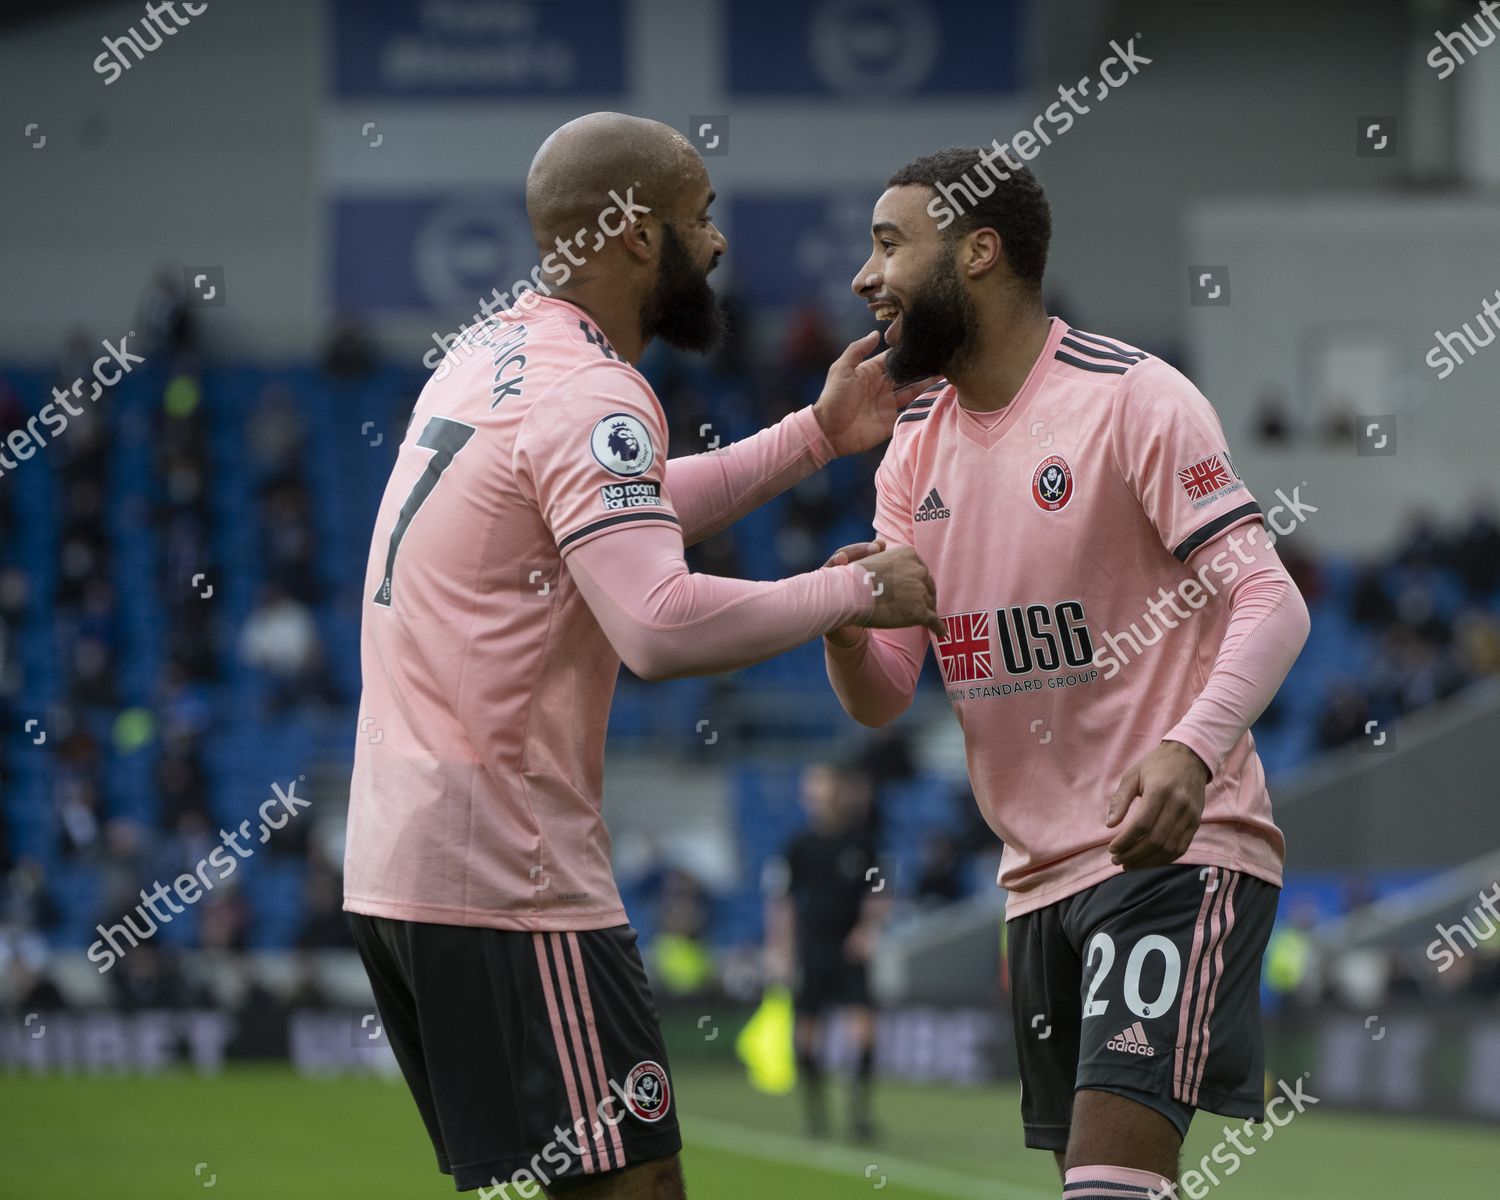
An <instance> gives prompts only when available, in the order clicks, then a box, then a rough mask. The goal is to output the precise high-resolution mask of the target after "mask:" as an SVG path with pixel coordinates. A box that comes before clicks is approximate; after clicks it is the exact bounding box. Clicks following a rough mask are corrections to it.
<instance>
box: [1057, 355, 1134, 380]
mask: <svg viewBox="0 0 1500 1200" xmlns="http://www.w3.org/2000/svg"><path fill="white" fill-rule="evenodd" d="M1055 357H1056V358H1057V359H1058V360H1059V361H1060V362H1065V363H1067V364H1068V365H1069V366H1070V367H1079V368H1081V369H1082V370H1085V371H1100V372H1102V373H1103V374H1105V375H1123V374H1125V372H1126V371H1128V370H1130V368H1129V367H1114V366H1110V365H1109V364H1108V363H1100V362H1084V361H1083V359H1081V358H1074V357H1073V356H1072V355H1071V354H1064V353H1063V352H1062V351H1061V350H1059V351H1058V352H1057V354H1056V355H1055Z"/></svg>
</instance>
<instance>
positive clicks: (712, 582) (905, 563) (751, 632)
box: [515, 362, 937, 679]
mask: <svg viewBox="0 0 1500 1200" xmlns="http://www.w3.org/2000/svg"><path fill="white" fill-rule="evenodd" d="M665 445H666V422H665V419H664V418H663V416H662V413H661V408H660V406H659V405H658V404H657V403H656V400H655V397H654V396H653V395H652V394H651V392H650V389H649V388H648V387H647V386H646V384H645V382H644V380H642V379H641V378H640V377H639V375H637V374H636V373H635V372H634V371H633V370H630V369H629V368H626V367H623V366H621V365H619V364H616V363H612V362H601V363H595V364H592V365H591V366H590V367H588V368H584V369H580V370H578V371H575V372H573V373H572V374H570V375H569V376H568V377H567V378H566V379H565V381H564V382H563V383H561V384H559V386H558V395H557V403H555V404H552V405H538V406H536V407H534V408H533V410H532V412H531V414H530V415H529V416H528V417H527V420H526V424H525V425H523V427H522V429H521V431H520V434H519V436H518V438H517V446H516V458H515V467H516V479H517V482H518V483H519V484H520V486H521V487H522V489H523V491H525V492H527V493H528V494H529V495H530V497H531V498H532V500H533V502H534V503H535V504H536V506H537V510H538V512H539V514H540V516H541V518H542V520H543V522H544V523H545V524H546V526H547V528H548V530H549V531H550V532H551V534H552V536H553V537H554V538H555V539H556V541H557V547H558V552H559V554H560V555H561V556H562V558H563V561H564V563H565V564H566V565H567V568H568V572H569V574H570V576H571V577H572V579H573V581H574V583H576V585H577V587H578V589H579V591H580V592H581V593H582V595H583V598H584V600H585V601H586V602H587V603H588V605H589V608H590V609H591V610H592V611H593V613H594V616H595V618H596V619H597V620H598V622H599V624H600V627H601V628H602V629H603V630H604V632H605V635H606V636H607V637H608V638H609V640H610V642H611V644H612V645H613V646H614V648H615V650H616V651H617V652H618V653H619V655H620V658H621V659H622V660H623V661H624V662H625V663H626V664H627V665H628V666H629V667H630V668H631V670H633V671H635V672H636V673H637V674H638V675H641V676H642V677H643V678H647V679H666V678H673V677H676V676H681V675H695V674H707V673H709V672H713V671H727V670H733V669H735V668H737V667H743V666H747V665H748V664H750V663H754V662H760V661H761V660H763V659H766V658H770V657H772V656H773V655H776V654H780V653H781V652H783V651H785V650H788V649H790V648H791V647H793V646H796V645H800V644H801V643H802V642H805V641H807V640H809V639H810V638H814V637H817V636H818V635H819V634H820V633H823V632H824V631H826V630H828V629H832V628H834V627H835V626H838V625H842V624H845V623H848V622H854V623H856V624H865V625H876V626H891V625H906V624H909V623H911V622H913V621H918V622H926V623H928V624H930V625H933V626H935V625H936V624H937V618H936V616H935V614H934V613H933V612H932V607H931V605H932V599H933V594H932V583H931V580H930V579H929V578H928V576H927V570H926V568H925V567H924V566H922V563H921V560H920V559H918V558H917V556H916V554H915V552H914V551H911V550H909V549H896V550H891V551H887V552H885V554H883V555H876V556H874V557H872V558H871V559H870V560H869V561H868V562H866V563H863V564H860V565H858V566H855V565H848V566H843V567H838V568H835V569H832V570H818V571H810V572H807V573H806V574H804V575H798V576H794V577H792V578H790V579H783V580H778V581H776V582H773V583H762V582H755V581H749V580H740V579H725V578H721V577H718V576H713V575H697V574H693V573H692V572H690V571H689V570H688V568H687V563H686V562H684V561H683V542H682V533H681V529H680V525H679V521H680V518H679V517H678V515H677V513H676V512H675V511H674V509H673V505H672V502H671V498H670V496H669V495H668V494H667V493H666V492H665V491H664V489H663V488H662V486H661V484H662V481H663V475H664V464H663V458H662V456H661V455H660V454H658V452H657V447H659V446H660V447H665Z"/></svg>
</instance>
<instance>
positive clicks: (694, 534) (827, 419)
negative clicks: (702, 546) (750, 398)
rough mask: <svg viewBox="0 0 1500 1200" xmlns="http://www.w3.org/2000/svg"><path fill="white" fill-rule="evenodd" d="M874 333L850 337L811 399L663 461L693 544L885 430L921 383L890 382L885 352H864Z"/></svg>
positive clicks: (881, 437) (865, 446)
mask: <svg viewBox="0 0 1500 1200" xmlns="http://www.w3.org/2000/svg"><path fill="white" fill-rule="evenodd" d="M878 336H879V335H878V332H871V333H869V334H866V335H865V336H864V337H862V338H860V339H859V340H858V341H857V342H853V343H851V344H850V345H849V346H848V347H847V348H846V349H845V350H844V352H843V353H842V354H841V355H839V357H838V359H837V360H835V362H834V364H833V366H832V367H830V368H829V370H828V378H827V380H826V382H825V383H824V385H823V392H822V394H821V395H820V396H819V397H818V401H817V403H816V404H813V405H811V406H809V407H807V408H803V409H799V410H798V411H797V412H794V413H792V414H791V416H789V417H786V418H784V419H783V420H781V421H778V422H777V423H776V424H775V425H772V426H770V427H768V428H766V429H762V430H761V431H760V432H759V433H757V434H754V435H753V436H751V437H748V438H743V439H742V440H740V441H738V442H735V443H734V444H733V445H731V446H726V447H724V448H723V449H720V450H710V451H706V452H704V453H702V454H689V455H685V456H683V457H680V458H674V459H671V460H670V461H669V462H668V464H667V487H668V489H669V490H670V492H671V495H672V503H673V505H674V506H675V507H676V510H677V515H678V517H679V518H680V519H681V521H682V540H683V542H684V544H686V545H689V546H691V545H693V544H694V543H695V542H700V541H702V540H703V539H704V538H706V537H710V536H712V535H713V534H715V533H718V532H719V531H720V530H721V529H724V528H726V527H728V526H729V525H732V524H733V523H734V522H735V521H737V520H739V519H740V518H741V517H742V516H744V515H745V514H746V513H747V512H750V511H751V510H752V509H755V508H759V507H760V506H761V505H762V504H764V503H765V502H766V501H767V500H770V499H771V498H772V497H774V496H779V495H780V494H781V493H782V492H784V491H786V490H787V489H788V488H790V487H794V486H796V485H797V484H798V483H800V482H801V481H802V480H804V479H806V478H807V477H808V476H809V475H811V474H812V473H813V472H814V471H816V470H818V469H819V468H821V467H822V466H824V465H825V464H826V463H828V461H829V460H830V459H833V458H838V457H840V456H841V455H845V454H860V453H863V452H864V451H866V450H869V449H871V448H873V447H875V446H878V445H879V444H880V443H881V442H883V441H885V439H886V438H888V437H889V436H890V434H891V427H892V426H893V425H894V424H895V420H896V414H897V412H898V411H899V409H900V407H901V406H902V405H903V404H905V403H907V402H908V401H910V400H911V399H912V397H914V396H915V395H917V394H918V392H920V391H921V390H922V388H923V387H925V386H926V382H925V381H924V382H920V383H914V384H909V385H907V386H906V387H901V388H892V387H891V384H890V380H889V378H888V377H887V376H886V374H885V355H884V354H880V355H877V356H876V357H874V358H870V359H866V357H865V356H866V355H868V354H869V353H870V351H871V350H873V349H874V348H875V345H876V340H877V338H878Z"/></svg>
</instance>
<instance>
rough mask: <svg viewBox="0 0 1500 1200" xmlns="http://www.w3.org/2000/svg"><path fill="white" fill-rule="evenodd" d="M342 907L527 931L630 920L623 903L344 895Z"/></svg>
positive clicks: (397, 916) (578, 929)
mask: <svg viewBox="0 0 1500 1200" xmlns="http://www.w3.org/2000/svg"><path fill="white" fill-rule="evenodd" d="M344 911H345V912H351V913H359V914H361V915H362V916H366V917H385V918H387V919H389V920H392V921H416V922H420V923H421V924H424V925H465V926H470V927H477V928H482V929H514V930H523V931H525V932H528V933H553V932H570V931H576V932H582V931H583V930H587V929H610V928H613V927H614V926H616V925H628V924H629V923H630V921H629V918H628V917H627V916H626V913H625V908H624V906H623V905H616V906H615V907H613V908H608V909H590V910H589V911H587V912H523V913H517V912H487V911H475V910H474V909H467V908H451V907H449V906H447V905H442V904H415V903H411V902H409V901H390V900H372V899H370V898H368V897H365V896H345V897H344Z"/></svg>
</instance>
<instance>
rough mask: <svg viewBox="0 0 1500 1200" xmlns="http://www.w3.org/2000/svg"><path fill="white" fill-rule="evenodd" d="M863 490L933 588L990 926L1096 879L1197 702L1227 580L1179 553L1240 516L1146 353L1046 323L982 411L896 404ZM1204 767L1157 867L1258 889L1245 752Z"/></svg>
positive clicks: (1193, 421)
mask: <svg viewBox="0 0 1500 1200" xmlns="http://www.w3.org/2000/svg"><path fill="white" fill-rule="evenodd" d="M876 485H877V493H878V503H877V510H876V519H875V529H876V532H877V534H878V535H879V536H880V537H882V538H885V539H886V540H887V541H888V542H892V543H900V544H903V545H910V546H914V547H915V548H916V549H917V551H918V553H919V554H921V556H922V558H923V560H924V561H925V562H926V563H927V565H928V567H929V569H930V570H931V572H932V576H933V579H934V581H935V582H936V584H937V596H938V611H939V612H940V613H941V614H942V615H943V618H944V622H945V625H946V627H947V633H946V636H945V637H943V638H942V639H941V640H939V639H936V638H933V639H931V641H932V643H933V646H934V649H935V651H936V653H937V656H938V659H939V663H940V665H941V668H942V673H943V681H944V685H945V687H946V689H947V693H948V698H949V700H950V702H951V703H952V705H953V709H954V712H955V713H956V714H957V717H958V721H959V724H960V725H961V726H962V728H963V731H964V743H965V747H966V753H967V757H968V766H969V776H970V779H971V781H972V784H973V787H974V792H975V795H976V797H977V798H978V801H979V804H980V807H981V809H982V810H983V812H984V815H985V817H986V819H987V820H988V821H989V823H990V825H991V827H992V828H993V829H994V830H995V832H996V833H997V834H999V835H1000V837H1001V838H1002V839H1003V840H1004V842H1005V853H1004V857H1003V859H1002V861H1001V869H1000V884H1001V886H1003V887H1005V888H1007V889H1008V890H1009V893H1010V895H1009V898H1008V901H1007V906H1006V915H1007V917H1015V916H1019V915H1021V914H1022V913H1026V912H1030V911H1032V910H1033V909H1036V908H1040V907H1043V906H1044V905H1047V904H1050V903H1052V902H1053V901H1055V900H1058V899H1061V898H1063V897H1065V896H1068V895H1071V894H1073V893H1075V892H1078V891H1081V890H1083V889H1084V888H1087V887H1090V886H1091V885H1093V884H1095V883H1098V882H1099V881H1100V880H1101V879H1104V878H1106V877H1108V876H1110V875H1113V874H1116V873H1117V872H1118V871H1119V870H1120V868H1118V867H1116V866H1115V865H1114V864H1113V863H1112V862H1111V861H1110V855H1109V849H1108V847H1109V843H1110V841H1112V840H1113V838H1114V837H1115V836H1116V834H1117V833H1118V832H1119V828H1120V827H1116V828H1115V829H1110V828H1108V827H1107V826H1106V825H1105V824H1104V819H1105V814H1106V811H1107V809H1108V804H1109V798H1110V795H1111V793H1112V792H1113V791H1114V789H1115V787H1116V786H1117V785H1118V784H1119V782H1120V779H1121V777H1122V776H1123V775H1124V773H1125V772H1126V770H1128V769H1129V768H1130V767H1131V766H1132V765H1133V764H1134V763H1136V762H1137V761H1138V760H1139V759H1141V758H1142V757H1144V756H1145V755H1146V754H1147V753H1148V752H1150V751H1151V750H1152V749H1153V748H1154V747H1155V746H1156V745H1157V744H1158V743H1159V742H1160V741H1161V739H1162V737H1163V736H1164V735H1165V734H1166V733H1167V732H1168V731H1169V730H1170V729H1172V727H1173V726H1174V725H1175V724H1176V723H1177V722H1178V720H1179V719H1180V718H1181V717H1182V716H1183V714H1184V713H1185V712H1186V711H1187V709H1188V707H1189V706H1190V705H1191V704H1192V702H1193V700H1194V698H1195V697H1196V696H1197V695H1198V693H1199V692H1201V691H1202V690H1203V686H1204V682H1205V681H1206V679H1207V677H1208V673H1209V670H1210V669H1211V667H1212V666H1213V662H1214V658H1215V655H1216V653H1217V651H1218V648H1219V644H1220V642H1221V641H1222V639H1223V635H1224V629H1225V625H1226V622H1227V609H1228V605H1227V603H1226V602H1225V593H1226V592H1227V590H1228V585H1229V584H1230V583H1232V582H1233V578H1234V576H1235V574H1236V573H1237V571H1238V570H1240V569H1243V568H1241V567H1239V565H1238V564H1237V563H1236V562H1235V559H1234V556H1233V555H1230V554H1228V552H1224V553H1217V554H1215V555H1212V556H1202V555H1199V556H1196V557H1195V553H1194V552H1195V551H1196V550H1198V549H1199V548H1200V547H1202V546H1203V545H1205V544H1206V543H1208V542H1209V541H1210V540H1212V539H1214V538H1217V537H1219V536H1220V535H1222V534H1224V533H1225V532H1226V531H1228V530H1231V529H1233V528H1234V527H1235V526H1237V525H1241V524H1244V523H1246V522H1252V521H1258V520H1259V519H1260V508H1259V506H1258V505H1257V504H1256V502H1255V500H1254V498H1253V497H1252V496H1251V495H1250V493H1249V491H1248V490H1247V489H1246V487H1245V484H1244V481H1243V480H1241V479H1240V477H1239V476H1238V474H1237V473H1236V472H1235V469H1234V464H1233V462H1231V461H1230V457H1229V451H1228V449H1227V447H1226V444H1225V438H1224V432H1223V429H1222V428H1221V427H1220V425H1219V421H1218V418H1217V416H1216V415H1215V414H1214V411H1213V408H1212V407H1211V406H1210V405H1209V403H1208V401H1207V400H1205V399H1204V398H1203V396H1202V395H1201V394H1200V393H1199V392H1198V390H1197V389H1196V388H1194V387H1193V385H1192V384H1191V383H1190V382H1188V380H1187V379H1186V378H1184V377H1183V376H1182V375H1181V374H1180V373H1179V372H1177V371H1176V370H1174V369H1173V368H1172V367H1170V366H1168V365H1167V364H1166V363H1164V362H1162V361H1161V360H1160V359H1157V358H1153V357H1152V356H1150V355H1148V354H1146V353H1145V352H1144V351H1141V350H1138V349H1136V348H1135V347H1132V346H1129V345H1126V344H1124V343H1121V342H1119V341H1118V340H1115V339H1105V338H1101V337H1097V336H1095V335H1093V334H1087V333H1082V332H1078V331H1075V330H1072V329H1070V328H1069V327H1068V326H1067V325H1066V324H1065V323H1064V322H1063V321H1061V320H1059V319H1057V318H1054V319H1053V321H1052V328H1051V332H1050V334H1049V336H1048V338H1047V343H1046V345H1045V347H1044V348H1043V350H1042V353H1041V355H1040V357H1039V358H1038V359H1037V362H1036V363H1035V365H1034V366H1033V367H1032V369H1031V373H1030V375H1029V376H1028V377H1027V379H1026V382H1025V384H1024V385H1023V386H1022V388H1021V390H1020V392H1019V393H1018V394H1017V395H1016V397H1015V398H1014V399H1013V400H1012V401H1011V403H1010V404H1009V405H1007V406H1006V407H1005V408H1004V409H1003V410H1001V411H1000V412H999V413H998V414H974V413H970V412H967V411H966V410H965V409H963V408H962V407H961V406H960V405H959V403H958V395H957V391H956V389H955V388H953V387H952V386H943V387H942V388H941V389H939V390H936V391H933V392H930V393H928V394H927V395H925V396H923V397H920V398H919V399H917V400H916V401H914V402H913V403H912V404H911V405H910V406H908V407H907V409H906V410H904V411H903V413H902V415H901V416H900V417H899V418H898V419H897V423H896V430H895V434H894V436H893V438H892V440H891V444H890V446H889V448H888V449H887V451H886V455H885V459H884V461H883V462H882V464H881V467H880V470H879V472H878V474H877V476H876ZM1204 557H1209V558H1211V559H1212V561H1211V562H1207V563H1205V562H1202V561H1199V560H1200V559H1201V558H1204ZM1209 765H1210V767H1216V768H1217V769H1216V771H1215V774H1214V776H1213V778H1212V779H1211V780H1210V782H1209V784H1208V793H1207V801H1206V804H1205V807H1204V812H1203V822H1202V826H1201V828H1200V829H1199V831H1198V834H1197V836H1196V838H1195V839H1194V841H1193V844H1192V847H1191V848H1190V849H1189V851H1188V852H1187V854H1186V855H1184V856H1183V857H1182V859H1180V860H1179V861H1181V862H1185V863H1194V864H1204V865H1217V866H1223V867H1228V868H1232V869H1234V870H1240V871H1246V872H1248V873H1250V874H1252V875H1255V876H1257V877H1259V878H1261V879H1265V880H1267V881H1269V882H1271V883H1274V884H1278V885H1279V884H1280V882H1281V865H1282V860H1283V857H1284V848H1285V847H1284V842H1283V839H1282V836H1281V833H1280V831H1279V830H1278V829H1277V828H1276V826H1275V824H1274V823H1273V821H1272V819H1271V803H1270V798H1269V796H1268V794H1267V792H1266V784H1265V774H1264V772H1263V770H1262V768H1261V764H1260V759H1259V757H1258V756H1257V755H1256V753H1255V744H1254V741H1253V739H1252V738H1251V736H1250V735H1249V734H1248V733H1246V734H1245V735H1244V736H1242V737H1241V738H1240V739H1239V741H1238V742H1237V743H1236V744H1235V745H1234V747H1233V749H1232V750H1231V751H1230V752H1229V754H1228V755H1227V756H1226V757H1225V759H1224V760H1223V762H1222V763H1220V764H1212V763H1211V764H1209ZM1126 820H1127V821H1128V820H1129V816H1128V815H1127V818H1126Z"/></svg>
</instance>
